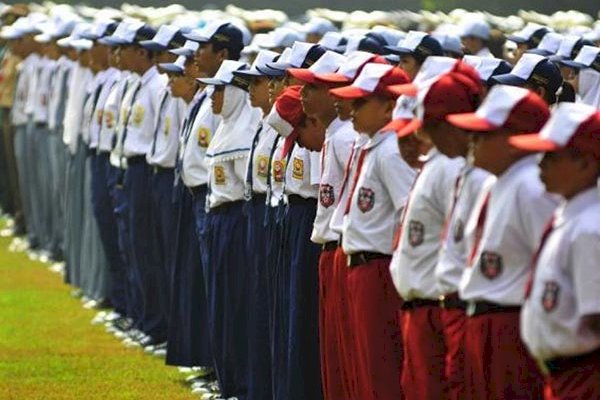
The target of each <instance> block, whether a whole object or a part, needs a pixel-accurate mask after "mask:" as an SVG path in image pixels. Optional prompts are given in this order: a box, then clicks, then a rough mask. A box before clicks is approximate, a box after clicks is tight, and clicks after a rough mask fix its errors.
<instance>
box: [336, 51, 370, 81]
mask: <svg viewBox="0 0 600 400" xmlns="http://www.w3.org/2000/svg"><path fill="white" fill-rule="evenodd" d="M373 57H374V55H373V54H371V53H368V52H366V51H355V52H353V53H351V54H349V55H348V56H347V57H346V62H344V63H343V64H342V65H341V66H340V69H339V70H338V71H337V73H338V74H340V75H343V76H345V77H346V78H348V79H350V80H354V79H355V78H356V76H357V75H358V71H359V70H360V69H361V68H362V66H363V65H365V64H366V63H368V62H369V61H371V60H372V59H373Z"/></svg>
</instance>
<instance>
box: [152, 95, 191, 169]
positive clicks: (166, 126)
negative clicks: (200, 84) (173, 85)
mask: <svg viewBox="0 0 600 400" xmlns="http://www.w3.org/2000/svg"><path fill="white" fill-rule="evenodd" d="M163 96H164V97H163ZM161 105H162V110H161ZM187 106H188V105H187V103H186V102H185V101H184V100H183V99H181V98H176V97H173V96H172V95H171V90H170V89H169V87H165V88H164V89H163V93H162V96H161V98H160V100H159V109H158V112H157V121H156V123H155V127H156V128H155V130H154V137H153V139H152V144H151V145H150V150H149V151H148V153H147V154H146V161H147V162H148V164H150V165H158V166H160V167H163V168H174V167H175V164H176V162H177V149H178V147H179V131H180V129H181V124H182V123H183V120H184V118H185V113H186V110H187Z"/></svg>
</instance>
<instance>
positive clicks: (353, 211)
mask: <svg viewBox="0 0 600 400" xmlns="http://www.w3.org/2000/svg"><path fill="white" fill-rule="evenodd" d="M408 81H409V77H408V75H407V74H406V73H404V71H402V70H401V69H399V68H397V67H392V66H391V65H385V64H367V65H365V66H364V67H363V69H362V71H361V73H360V75H358V77H357V78H356V79H355V80H354V82H353V83H352V85H350V86H345V87H342V88H337V89H332V90H331V93H332V94H333V95H334V96H336V97H339V98H342V99H352V100H353V103H352V122H353V124H354V129H355V130H356V131H357V132H363V133H365V134H367V135H368V136H369V137H370V139H369V141H368V142H367V143H366V144H365V145H364V146H363V147H362V149H361V150H360V153H359V155H358V159H357V160H356V168H355V170H354V173H353V175H352V176H350V177H349V179H348V181H347V183H348V190H349V192H348V201H347V202H346V204H345V209H344V214H345V215H344V228H343V234H342V247H343V250H344V253H345V254H346V255H347V266H348V267H349V268H350V271H349V273H348V277H347V278H348V304H349V309H350V313H349V330H350V332H352V334H353V335H354V346H355V347H354V349H353V350H352V351H351V354H352V356H354V357H355V362H354V364H355V368H356V371H355V372H356V384H357V390H356V393H357V397H356V398H357V399H369V398H378V399H398V398H401V397H402V389H401V387H400V379H399V376H400V372H401V368H402V348H401V346H402V342H401V338H400V329H399V327H398V323H397V322H398V320H397V319H398V312H399V309H400V298H399V297H398V294H397V293H396V291H395V290H394V289H393V284H392V279H391V276H390V273H389V263H390V260H391V254H392V252H393V248H392V238H393V233H391V232H394V231H395V227H396V221H397V220H398V216H399V212H400V210H401V208H402V206H403V205H404V201H405V200H406V196H407V194H408V191H409V188H410V186H411V184H412V181H413V180H414V177H415V172H414V170H413V169H412V168H410V167H409V166H408V165H407V164H406V163H405V162H404V161H403V160H402V158H401V157H400V152H399V150H398V145H397V143H396V135H395V134H394V133H393V132H390V131H385V130H382V128H384V127H385V126H386V125H387V124H388V123H389V122H390V120H391V117H392V110H393V109H394V104H395V100H396V96H395V95H394V94H392V93H391V92H390V91H389V86H390V85H394V84H403V83H408ZM380 130H381V131H380Z"/></svg>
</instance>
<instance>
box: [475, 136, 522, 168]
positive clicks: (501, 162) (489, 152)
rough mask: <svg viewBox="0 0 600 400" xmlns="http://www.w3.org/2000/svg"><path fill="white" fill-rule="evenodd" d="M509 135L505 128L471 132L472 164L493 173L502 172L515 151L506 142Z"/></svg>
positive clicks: (509, 162)
mask: <svg viewBox="0 0 600 400" xmlns="http://www.w3.org/2000/svg"><path fill="white" fill-rule="evenodd" d="M509 137H510V133H509V132H508V131H506V130H498V131H495V132H485V133H477V134H473V135H472V136H471V141H472V150H473V165H474V166H476V167H479V168H482V169H484V170H486V171H488V172H490V173H492V174H494V175H500V174H501V173H502V172H504V170H505V169H506V168H507V167H508V166H509V165H510V164H511V160H512V156H513V154H514V153H515V152H516V150H515V149H514V148H513V147H512V146H511V145H510V144H509V143H508V138H509Z"/></svg>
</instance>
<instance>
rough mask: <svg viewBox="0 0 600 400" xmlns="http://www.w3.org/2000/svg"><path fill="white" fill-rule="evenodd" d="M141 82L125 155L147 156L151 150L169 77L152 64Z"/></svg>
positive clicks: (134, 103) (132, 110) (130, 121)
mask: <svg viewBox="0 0 600 400" xmlns="http://www.w3.org/2000/svg"><path fill="white" fill-rule="evenodd" d="M140 82H141V86H140V89H139V91H138V92H137V94H136V96H135V99H134V102H133V104H132V106H131V116H130V117H129V120H128V126H127V135H126V137H125V138H124V143H123V155H124V156H125V157H133V156H140V155H143V156H145V155H146V153H148V152H149V151H150V148H151V146H152V140H153V138H154V129H155V128H156V125H155V124H156V120H157V117H156V114H157V112H158V106H159V101H160V94H161V93H162V91H163V90H164V88H165V87H166V85H167V77H166V76H165V75H162V74H159V73H158V69H157V68H156V66H152V67H151V68H150V69H148V70H147V71H146V72H145V73H144V74H143V75H142V78H141V81H140Z"/></svg>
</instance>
